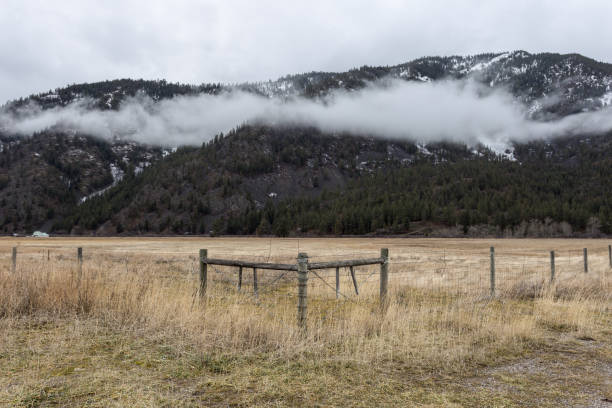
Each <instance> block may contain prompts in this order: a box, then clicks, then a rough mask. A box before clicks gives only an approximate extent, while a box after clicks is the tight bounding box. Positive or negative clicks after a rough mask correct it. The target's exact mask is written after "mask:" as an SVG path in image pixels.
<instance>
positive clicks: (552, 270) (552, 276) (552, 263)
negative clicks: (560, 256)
mask: <svg viewBox="0 0 612 408" xmlns="http://www.w3.org/2000/svg"><path fill="white" fill-rule="evenodd" d="M554 281H555V251H550V283H553V282H554Z"/></svg>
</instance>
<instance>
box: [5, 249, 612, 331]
mask: <svg viewBox="0 0 612 408" xmlns="http://www.w3.org/2000/svg"><path fill="white" fill-rule="evenodd" d="M607 249H608V251H607V252H608V260H609V267H610V268H611V269H612V245H608V248H607ZM581 252H582V258H583V259H582V262H581V264H582V265H580V269H581V270H583V271H584V273H585V274H588V273H589V257H588V251H587V248H583V250H582V251H581ZM17 255H18V251H17V247H13V248H12V257H11V268H10V270H11V272H12V273H16V269H17ZM489 256H490V259H489V266H490V272H489V284H488V285H487V286H488V289H489V292H490V295H491V296H495V295H496V283H497V279H498V278H496V255H495V248H494V247H490V253H489ZM46 258H47V260H48V259H49V250H47V254H46ZM76 261H77V278H78V280H77V281H78V282H80V280H81V275H82V271H83V249H82V248H81V247H79V248H77V251H76ZM389 264H390V262H389V250H388V249H387V248H382V249H381V250H380V256H379V257H377V258H363V259H348V260H337V261H329V262H310V261H309V257H308V254H306V253H299V254H298V257H297V259H296V262H295V263H292V264H289V263H288V264H282V263H268V262H249V261H244V260H232V259H220V258H209V257H208V250H206V249H201V250H200V253H199V272H200V273H199V278H200V279H199V280H200V282H199V283H200V284H199V296H200V297H201V298H204V297H205V296H206V291H207V286H208V267H209V266H213V265H219V266H230V267H236V268H238V270H237V273H238V282H237V287H238V290H241V288H242V283H243V272H244V269H245V268H247V269H251V270H252V274H253V279H252V284H253V294H254V295H255V297H258V294H259V287H258V273H257V271H258V270H277V271H284V272H288V273H295V274H296V275H297V289H298V297H297V322H298V325H299V327H301V328H303V329H304V330H305V329H306V327H307V319H306V317H307V311H308V281H309V279H310V275H311V274H313V275H314V276H315V277H317V278H319V279H321V280H322V281H323V282H325V283H326V284H327V281H325V280H324V279H323V278H321V276H320V275H319V274H318V273H317V271H318V270H326V269H335V272H336V273H335V283H336V285H335V291H336V299H338V298H339V296H340V295H341V294H342V293H341V292H340V268H348V269H349V272H350V280H351V281H352V284H353V288H354V290H355V294H356V295H359V285H358V282H357V279H356V276H355V270H354V268H355V267H358V266H366V265H380V273H379V282H380V291H379V300H380V304H381V306H383V307H384V306H385V305H386V304H387V300H388V282H389ZM502 267H503V264H502ZM223 273H230V272H228V271H224V272H223ZM373 273H374V272H373ZM581 273H582V272H581ZM281 276H282V275H281ZM546 279H547V280H549V282H550V283H554V282H555V280H556V279H557V265H556V253H555V251H550V277H549V278H546ZM327 285H328V286H330V288H331V289H334V288H333V287H331V285H330V284H327ZM342 295H343V296H345V295H344V294H342Z"/></svg>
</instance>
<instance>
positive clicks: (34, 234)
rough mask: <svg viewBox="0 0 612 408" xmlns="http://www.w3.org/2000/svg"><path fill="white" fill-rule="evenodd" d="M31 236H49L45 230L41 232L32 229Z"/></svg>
mask: <svg viewBox="0 0 612 408" xmlns="http://www.w3.org/2000/svg"><path fill="white" fill-rule="evenodd" d="M32 236H33V237H34V238H49V234H47V233H46V232H41V231H34V233H33V234H32Z"/></svg>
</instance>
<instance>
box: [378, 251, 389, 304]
mask: <svg viewBox="0 0 612 408" xmlns="http://www.w3.org/2000/svg"><path fill="white" fill-rule="evenodd" d="M380 257H381V258H382V263H381V264H380V303H381V304H383V305H384V304H385V303H386V302H387V293H388V284H389V248H381V250H380Z"/></svg>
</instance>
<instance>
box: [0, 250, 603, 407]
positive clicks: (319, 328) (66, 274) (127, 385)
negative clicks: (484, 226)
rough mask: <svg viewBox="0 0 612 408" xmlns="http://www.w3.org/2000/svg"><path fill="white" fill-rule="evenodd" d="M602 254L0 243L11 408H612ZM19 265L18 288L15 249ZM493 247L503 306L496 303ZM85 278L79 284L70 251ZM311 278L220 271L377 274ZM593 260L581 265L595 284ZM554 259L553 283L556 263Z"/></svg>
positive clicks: (0, 327)
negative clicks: (329, 263) (344, 262)
mask: <svg viewBox="0 0 612 408" xmlns="http://www.w3.org/2000/svg"><path fill="white" fill-rule="evenodd" d="M608 244H610V242H609V241H607V240H606V241H604V240H553V239H546V240H545V239H542V240H531V239H525V240H468V239H370V238H341V239H299V240H298V239H265V238H112V239H111V238H108V239H107V238H51V239H34V238H5V239H0V339H1V340H0V406H7V407H8V406H10V407H35V406H41V407H43V406H69V407H70V406H75V407H77V406H79V407H80V406H92V407H112V406H143V407H144V406H147V407H148V406H168V407H174V406H194V407H195V406H274V407H277V406H364V407H365V406H367V407H370V406H422V407H448V406H450V407H454V406H456V407H461V406H470V407H481V406H486V407H506V406H508V407H512V406H543V407H546V406H549V407H557V406H575V407H609V406H612V402H610V401H612V295H611V288H612V285H611V284H610V282H611V278H612V270H611V269H610V267H609V261H608ZM13 246H17V247H18V257H17V266H16V271H15V272H14V273H13V272H12V270H11V248H12V247H13ZM490 246H495V254H496V261H495V262H496V296H495V297H491V296H490V292H489V289H490V288H489V284H490V283H489V247H490ZM77 247H82V248H83V254H84V262H83V267H82V273H79V270H78V265H77V262H76V251H77V250H76V248H77ZM383 247H386V248H389V253H390V265H389V270H390V277H389V290H390V296H389V303H388V305H387V307H382V306H381V305H380V302H379V299H378V290H379V286H378V285H379V274H378V271H379V267H378V266H370V267H358V268H356V275H357V281H358V285H359V296H357V295H356V294H355V291H354V289H353V283H352V280H351V279H350V277H349V275H348V273H347V271H346V270H344V269H343V270H341V282H340V287H341V295H340V298H339V299H338V300H337V299H336V294H335V271H333V270H330V271H323V272H318V276H317V275H315V274H313V273H312V272H311V273H310V274H309V283H308V330H307V332H303V331H301V330H300V329H299V328H298V326H297V323H296V316H297V297H296V295H297V283H296V277H295V272H288V273H283V272H277V271H259V272H258V273H259V275H258V280H259V293H258V296H257V297H255V296H254V294H253V292H252V275H251V274H252V272H251V271H250V270H245V271H244V282H243V285H242V289H241V291H238V290H237V288H236V283H237V271H236V270H235V269H233V268H230V267H215V266H210V267H209V281H208V290H207V294H206V297H205V298H203V299H201V298H200V296H199V295H198V285H199V284H198V250H199V249H200V248H206V249H208V253H209V256H210V257H215V258H231V259H242V260H254V261H258V262H283V263H294V262H295V258H296V256H297V253H298V252H306V253H308V255H309V259H310V261H313V262H317V261H324V260H339V259H353V258H369V257H376V256H378V254H379V252H380V248H383ZM582 248H588V251H589V252H588V264H589V265H588V266H589V271H588V273H584V269H583V268H584V267H583V257H582ZM551 250H554V251H555V253H556V258H555V261H556V262H555V263H556V276H555V282H554V283H552V284H551V283H550V251H551Z"/></svg>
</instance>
